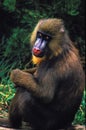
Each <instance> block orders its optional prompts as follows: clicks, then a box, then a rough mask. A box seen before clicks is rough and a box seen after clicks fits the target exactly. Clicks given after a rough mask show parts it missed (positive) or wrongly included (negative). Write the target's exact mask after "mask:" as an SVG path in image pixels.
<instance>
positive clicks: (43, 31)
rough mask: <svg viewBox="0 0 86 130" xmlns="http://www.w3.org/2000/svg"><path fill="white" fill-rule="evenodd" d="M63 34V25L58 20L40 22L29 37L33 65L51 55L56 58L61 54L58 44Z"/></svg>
mask: <svg viewBox="0 0 86 130" xmlns="http://www.w3.org/2000/svg"><path fill="white" fill-rule="evenodd" d="M63 33H64V29H63V23H62V21H61V20H60V19H48V20H41V21H40V22H39V23H38V24H37V26H36V28H35V29H34V31H33V34H32V37H31V44H32V46H33V47H32V56H33V57H32V60H33V63H34V64H39V63H40V62H42V61H43V60H45V59H46V58H50V57H52V56H51V54H52V55H53V56H57V55H58V53H59V52H61V49H60V45H59V43H60V39H62V38H61V37H62V35H63Z"/></svg>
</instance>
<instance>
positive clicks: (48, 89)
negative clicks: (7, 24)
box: [10, 69, 55, 102]
mask: <svg viewBox="0 0 86 130" xmlns="http://www.w3.org/2000/svg"><path fill="white" fill-rule="evenodd" d="M10 78H11V80H12V81H13V82H14V83H15V84H16V85H18V86H19V87H21V86H22V87H24V88H26V89H27V90H28V91H30V92H31V93H32V94H33V95H34V96H37V97H39V98H43V100H45V101H46V102H50V101H51V100H52V99H53V97H54V93H55V86H54V83H53V82H54V81H53V80H52V76H51V82H49V81H50V79H46V77H45V79H46V80H44V82H43V84H42V85H41V84H40V83H38V82H37V81H36V79H35V78H34V75H32V74H30V73H26V72H23V71H21V70H19V69H15V70H13V71H12V72H11V75H10ZM48 80H49V81H48Z"/></svg>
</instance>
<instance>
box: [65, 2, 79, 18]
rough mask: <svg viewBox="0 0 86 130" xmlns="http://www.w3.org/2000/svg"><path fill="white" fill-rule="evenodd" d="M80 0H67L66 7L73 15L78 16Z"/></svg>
mask: <svg viewBox="0 0 86 130" xmlns="http://www.w3.org/2000/svg"><path fill="white" fill-rule="evenodd" d="M80 2H81V1H80V0H65V9H66V10H67V13H68V14H69V15H71V16H77V15H78V14H79V10H78V9H79V6H80Z"/></svg>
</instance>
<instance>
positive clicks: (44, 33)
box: [37, 31, 52, 37]
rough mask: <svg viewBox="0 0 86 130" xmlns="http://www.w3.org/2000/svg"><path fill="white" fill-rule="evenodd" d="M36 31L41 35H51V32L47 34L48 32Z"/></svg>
mask: <svg viewBox="0 0 86 130" xmlns="http://www.w3.org/2000/svg"><path fill="white" fill-rule="evenodd" d="M37 33H41V34H43V35H46V36H49V37H52V36H51V34H49V33H48V32H43V31H38V32H37Z"/></svg>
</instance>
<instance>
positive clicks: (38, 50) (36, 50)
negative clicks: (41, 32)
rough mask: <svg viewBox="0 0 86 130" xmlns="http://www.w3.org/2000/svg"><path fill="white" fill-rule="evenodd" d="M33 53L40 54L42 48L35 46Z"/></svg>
mask: <svg viewBox="0 0 86 130" xmlns="http://www.w3.org/2000/svg"><path fill="white" fill-rule="evenodd" d="M33 53H34V54H36V55H39V54H40V53H41V50H40V49H39V48H33Z"/></svg>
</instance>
